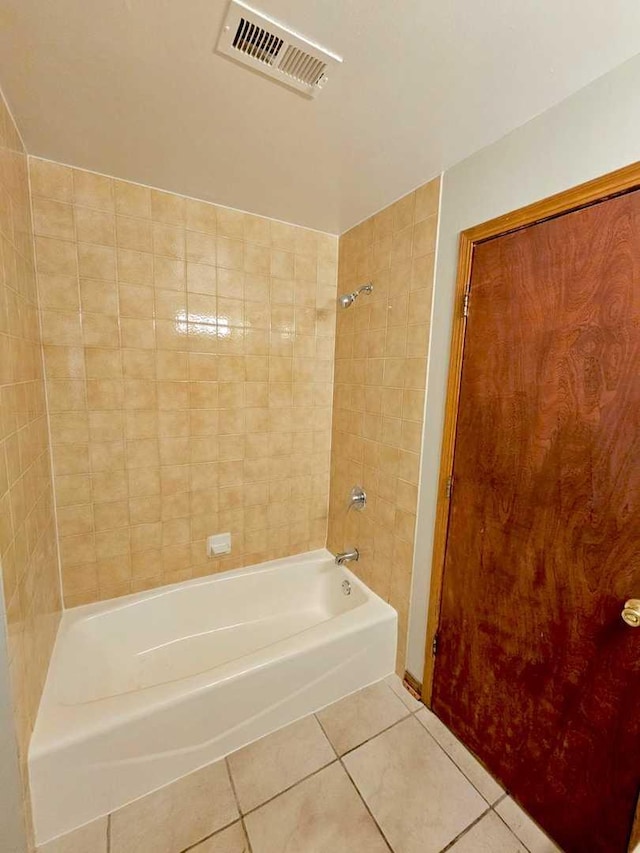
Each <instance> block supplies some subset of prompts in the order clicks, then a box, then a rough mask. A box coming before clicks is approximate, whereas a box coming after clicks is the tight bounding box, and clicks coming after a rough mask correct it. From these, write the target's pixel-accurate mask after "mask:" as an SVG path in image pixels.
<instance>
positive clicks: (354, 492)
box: [349, 486, 367, 512]
mask: <svg viewBox="0 0 640 853" xmlns="http://www.w3.org/2000/svg"><path fill="white" fill-rule="evenodd" d="M366 505H367V493H366V492H365V490H364V489H363V488H362V486H354V487H353V488H352V489H351V493H350V495H349V509H350V508H351V507H353V508H354V509H357V510H358V511H359V512H362V510H363V509H364V508H365V507H366Z"/></svg>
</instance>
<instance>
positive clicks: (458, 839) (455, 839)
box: [440, 806, 493, 853]
mask: <svg viewBox="0 0 640 853" xmlns="http://www.w3.org/2000/svg"><path fill="white" fill-rule="evenodd" d="M491 811H493V809H492V808H491V806H489V808H488V809H485V811H483V812H482V814H481V815H480V816H479V817H477V818H476V819H475V820H474V821H471V823H470V824H469V826H467V827H465V828H464V829H463V830H462V832H460V833H459V834H458V835H456V837H455V838H452V839H451V841H450V842H449V843H448V844H447V846H446V847H443V848H442V850H441V851H440V853H445V850H450V849H451V848H452V847H453V845H454V844H455V843H456V842H458V841H460V839H461V838H463V837H464V836H465V835H466V834H467V832H469V830H470V829H473V827H474V826H476V824H478V823H480V821H481V820H482V818H483V817H486V815H488V814H489V813H490V812H491Z"/></svg>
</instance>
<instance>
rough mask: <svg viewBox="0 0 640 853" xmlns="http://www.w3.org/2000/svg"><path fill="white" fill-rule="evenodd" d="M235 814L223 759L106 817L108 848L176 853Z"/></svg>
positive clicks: (113, 852)
mask: <svg viewBox="0 0 640 853" xmlns="http://www.w3.org/2000/svg"><path fill="white" fill-rule="evenodd" d="M238 817H239V815H238V808H237V806H236V803H235V797H234V796H233V789H232V788H231V782H230V780H229V774H228V773H227V767H226V764H225V762H224V761H218V762H216V763H215V764H210V765H209V766H208V767H203V768H202V770H197V771H196V772H195V773H191V774H190V775H189V776H185V777H184V778H183V779H179V780H178V781H177V782H173V783H172V784H171V785H167V786H166V787H165V788H161V789H160V790H159V791H154V793H153V794H149V795H148V796H146V797H142V798H141V799H140V800H136V801H135V802H133V803H130V804H129V805H127V806H123V808H121V809H119V810H118V811H117V812H114V814H113V815H112V816H111V853H179V851H182V850H184V849H185V848H186V847H189V846H190V845H192V844H195V843H196V842H197V841H200V840H202V839H203V838H206V837H207V836H208V835H211V834H212V833H214V832H216V830H218V829H222V827H223V826H226V825H227V824H228V823H232V822H233V821H234V820H236V819H237V818H238Z"/></svg>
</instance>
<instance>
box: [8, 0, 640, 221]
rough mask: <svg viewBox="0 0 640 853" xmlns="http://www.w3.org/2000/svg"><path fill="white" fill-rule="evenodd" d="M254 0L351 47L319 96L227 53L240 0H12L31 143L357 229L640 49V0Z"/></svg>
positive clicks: (251, 205)
mask: <svg viewBox="0 0 640 853" xmlns="http://www.w3.org/2000/svg"><path fill="white" fill-rule="evenodd" d="M250 2H251V0H250ZM253 5H255V6H256V7H257V8H259V9H262V10H263V11H265V12H267V13H268V14H270V15H271V16H272V17H275V18H276V19H279V20H281V21H282V22H284V23H285V24H288V25H289V26H290V27H292V28H294V29H296V30H298V31H299V32H301V33H302V34H303V35H306V36H308V37H309V38H311V39H312V40H314V41H316V42H319V43H320V44H323V45H325V46H326V47H328V48H329V49H331V50H333V51H335V52H337V53H339V54H341V55H342V56H344V64H343V66H342V67H341V69H340V70H339V71H338V72H337V73H333V74H332V75H331V79H330V80H329V83H328V84H327V86H326V87H325V89H324V91H323V92H322V93H321V94H320V95H319V97H318V98H317V99H316V100H309V99H307V98H305V97H304V96H302V95H299V94H297V93H295V92H293V91H291V90H289V89H285V88H284V87H282V86H280V85H278V84H277V83H274V82H272V81H270V80H268V79H267V78H265V77H262V76H261V75H258V74H255V73H253V72H251V71H249V70H248V69H245V68H243V67H241V66H239V65H237V64H235V63H234V62H232V61H231V60H229V59H226V58H224V57H222V56H218V55H217V54H215V53H214V52H213V48H214V46H215V44H216V41H217V37H218V31H219V28H220V25H221V22H222V20H223V17H224V14H225V11H226V7H227V0H0V83H1V84H2V86H3V88H4V91H5V94H6V96H7V98H8V100H9V103H10V104H11V107H12V109H13V111H14V113H15V115H16V118H17V120H18V124H19V125H20V128H21V130H22V132H23V136H24V138H25V141H26V145H27V148H28V150H29V151H30V153H32V154H37V155H40V156H43V157H49V158H51V159H54V160H59V161H61V162H65V163H71V164H73V165H76V166H82V167H85V168H88V169H94V170H96V171H99V172H104V173H107V174H111V175H116V176H118V177H122V178H127V179H130V180H134V181H140V182H142V183H147V184H151V185H153V186H158V187H162V188H164V189H169V190H174V191H176V192H180V193H184V194H187V195H192V196H196V197H200V198H205V199H209V200H211V201H215V202H218V203H220V204H225V205H229V206H232V207H237V208H241V209H244V210H249V211H253V212H255V213H260V214H263V215H267V216H273V217H276V218H278V219H283V220H286V221H290V222H295V223H298V224H302V225H308V226H311V227H314V228H318V229H321V230H324V231H330V232H333V233H340V232H342V231H344V230H345V229H346V228H348V227H350V226H351V225H353V224H355V223H356V222H358V221H360V220H361V219H363V218H364V217H366V216H368V215H370V214H371V213H373V212H374V211H376V210H379V209H380V208H381V207H383V206H385V205H386V204H388V203H389V202H391V201H393V200H394V199H396V198H398V197H399V196H401V195H403V194H404V193H406V192H408V191H409V190H411V189H413V188H414V187H415V186H417V185H419V184H421V183H423V182H424V181H426V180H428V179H429V178H431V177H433V176H434V175H436V174H437V173H439V172H440V171H442V170H443V169H445V168H447V167H448V166H450V165H452V164H453V163H455V162H457V161H458V160H460V159H462V158H464V157H465V156H467V155H468V154H471V153H472V152H473V151H476V150H477V149H479V148H481V147H483V146H484V145H487V144H488V143H490V142H492V141H494V140H495V139H498V138H499V137H501V136H503V135H504V134H505V133H506V132H508V131H509V130H511V129H513V128H514V127H516V126H518V125H520V124H523V123H524V122H525V121H527V120H528V119H529V118H532V117H533V116H534V115H536V114H537V113H539V112H542V111H543V110H545V109H547V108H548V107H550V106H551V105H553V104H555V103H557V102H558V101H560V100H562V99H563V98H565V97H566V96H567V95H569V94H571V93H572V92H574V91H576V90H577V89H579V88H581V87H582V86H584V85H586V84H587V83H588V82H590V81H591V80H593V79H595V78H596V77H599V76H600V75H602V74H604V73H605V72H607V71H608V70H610V69H611V68H613V67H615V66H616V65H618V64H620V63H621V62H623V61H624V60H625V59H628V58H630V57H631V56H632V55H634V54H635V53H637V52H638V50H640V37H639V34H640V3H638V2H637V0H609V2H603V0H546V2H544V0H404V2H400V0H396V2H392V1H391V0H253ZM549 145H550V147H552V146H553V140H549ZM541 156H545V153H544V152H541Z"/></svg>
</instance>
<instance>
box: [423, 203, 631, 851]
mask: <svg viewBox="0 0 640 853" xmlns="http://www.w3.org/2000/svg"><path fill="white" fill-rule="evenodd" d="M470 294H471V296H470V310H469V319H468V321H467V330H466V339H465V344H464V360H463V367H462V377H461V385H460V401H459V408H458V417H457V432H456V437H455V456H454V468H453V491H452V495H451V501H450V513H449V528H448V535H447V544H446V555H445V563H444V579H443V588H442V598H441V611H440V621H439V627H438V647H437V649H438V650H437V655H436V659H435V675H434V682H433V699H432V706H433V709H434V711H435V712H436V713H437V714H438V716H439V717H440V718H441V719H442V720H443V721H444V722H445V723H446V724H447V725H448V726H449V727H450V728H451V729H452V730H453V731H454V732H455V733H456V734H457V735H458V736H459V737H460V738H461V739H462V740H463V741H464V742H465V743H466V744H467V745H468V746H469V747H470V748H471V750H472V751H473V752H475V753H476V755H478V757H479V758H480V759H481V760H482V761H483V762H484V764H485V765H486V766H487V767H488V768H489V770H490V771H491V772H492V773H493V774H494V775H495V776H496V777H497V778H498V779H499V780H500V781H501V782H502V783H503V784H504V785H505V787H506V788H507V790H509V791H510V793H511V794H512V796H513V797H514V798H515V799H516V800H517V801H519V802H520V803H521V804H522V805H523V807H524V808H525V809H526V810H527V811H528V812H529V813H530V814H531V815H532V816H533V817H534V818H535V819H536V820H537V821H538V822H539V823H540V824H541V826H542V827H543V828H545V829H546V831H547V832H548V833H549V834H550V835H551V837H552V838H554V839H555V840H556V841H557V843H558V844H559V845H561V846H562V847H563V848H564V849H565V850H567V851H576V853H577V851H579V852H580V853H589V851H602V853H604V851H606V853H618V851H619V853H624V851H626V850H627V843H628V841H629V836H630V832H631V825H632V821H633V815H634V810H635V807H636V801H637V796H638V790H639V787H640V628H637V629H634V628H630V627H628V626H627V625H625V624H624V622H623V621H622V619H621V611H622V607H623V604H624V602H625V600H626V599H629V598H634V597H635V598H640V192H638V191H636V192H630V193H627V194H625V195H621V196H618V197H616V198H612V199H609V200H606V201H602V202H600V203H598V204H594V205H592V206H590V207H586V208H584V209H582V210H578V211H574V212H571V213H567V214H564V215H562V216H558V217H557V218H554V219H550V220H547V221H545V222H541V223H538V224H535V225H532V226H530V227H526V228H523V229H522V230H519V231H516V232H514V233H511V234H507V235H504V236H499V237H496V238H494V239H491V240H488V241H487V242H484V243H480V244H478V245H476V246H475V248H474V252H473V261H472V274H471V291H470Z"/></svg>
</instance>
